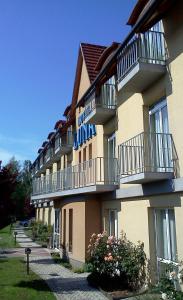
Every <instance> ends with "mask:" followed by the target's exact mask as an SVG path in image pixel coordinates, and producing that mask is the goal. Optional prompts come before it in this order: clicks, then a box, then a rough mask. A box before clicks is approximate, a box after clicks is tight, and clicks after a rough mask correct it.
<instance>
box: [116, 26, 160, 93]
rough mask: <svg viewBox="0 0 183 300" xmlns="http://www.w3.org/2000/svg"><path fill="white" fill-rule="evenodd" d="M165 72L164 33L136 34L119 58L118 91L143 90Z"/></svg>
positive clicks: (137, 91)
mask: <svg viewBox="0 0 183 300" xmlns="http://www.w3.org/2000/svg"><path fill="white" fill-rule="evenodd" d="M165 72H166V51H165V40H164V34H163V33H162V32H156V31H148V32H145V33H144V34H138V35H135V36H134V37H133V38H132V40H131V41H130V42H129V43H128V44H127V45H126V46H125V47H124V48H123V49H122V51H121V52H120V54H119V55H118V58H117V77H118V91H119V90H121V89H123V91H130V92H134V93H139V92H142V91H143V90H145V89H146V88H148V86H150V85H151V84H153V82H154V81H156V80H157V79H159V78H160V77H161V76H162V75H163V74H164V73H165Z"/></svg>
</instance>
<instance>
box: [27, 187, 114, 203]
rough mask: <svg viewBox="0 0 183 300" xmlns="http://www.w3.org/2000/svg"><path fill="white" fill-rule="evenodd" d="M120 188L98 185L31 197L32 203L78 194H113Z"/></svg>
mask: <svg viewBox="0 0 183 300" xmlns="http://www.w3.org/2000/svg"><path fill="white" fill-rule="evenodd" d="M117 188H118V185H109V184H96V185H90V186H85V187H80V188H75V189H70V190H65V191H56V192H53V193H48V194H41V195H34V196H31V201H35V200H41V199H50V198H52V199H56V198H59V197H66V196H71V195H78V194H97V193H104V192H111V191H114V190H116V189H117Z"/></svg>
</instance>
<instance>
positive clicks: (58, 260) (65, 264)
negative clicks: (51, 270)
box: [52, 254, 72, 270]
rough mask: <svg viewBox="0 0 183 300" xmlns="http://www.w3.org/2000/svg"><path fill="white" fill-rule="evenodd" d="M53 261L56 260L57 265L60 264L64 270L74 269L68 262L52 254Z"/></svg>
mask: <svg viewBox="0 0 183 300" xmlns="http://www.w3.org/2000/svg"><path fill="white" fill-rule="evenodd" d="M52 259H53V260H54V262H55V263H56V264H60V265H61V266H63V267H64V268H67V269H70V270H71V269H72V265H71V264H70V263H69V262H68V261H67V260H65V259H63V258H61V257H60V256H59V255H57V254H52Z"/></svg>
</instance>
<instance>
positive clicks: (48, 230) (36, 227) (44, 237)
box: [32, 221, 53, 247]
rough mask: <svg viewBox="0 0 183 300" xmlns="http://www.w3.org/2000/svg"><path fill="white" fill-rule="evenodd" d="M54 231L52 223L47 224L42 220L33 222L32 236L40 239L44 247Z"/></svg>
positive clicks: (34, 238)
mask: <svg viewBox="0 0 183 300" xmlns="http://www.w3.org/2000/svg"><path fill="white" fill-rule="evenodd" d="M52 232H53V227H52V226H51V225H46V224H44V223H43V222H41V221H38V222H33V223H32V238H33V240H39V241H40V242H41V243H42V246H43V247H46V246H47V244H48V242H49V238H50V236H51V235H52Z"/></svg>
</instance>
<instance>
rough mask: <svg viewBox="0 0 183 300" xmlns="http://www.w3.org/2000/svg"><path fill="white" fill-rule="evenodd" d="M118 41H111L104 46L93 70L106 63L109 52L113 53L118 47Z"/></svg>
mask: <svg viewBox="0 0 183 300" xmlns="http://www.w3.org/2000/svg"><path fill="white" fill-rule="evenodd" d="M119 45H120V43H117V42H113V43H112V44H111V45H110V46H109V47H106V48H105V50H104V51H103V53H102V54H101V56H100V57H99V60H98V62H97V64H96V66H95V71H98V72H99V71H100V70H101V68H102V67H103V65H104V64H105V63H106V61H107V60H108V58H109V56H110V55H111V53H113V52H114V51H115V50H116V49H117V48H118V47H119Z"/></svg>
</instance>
